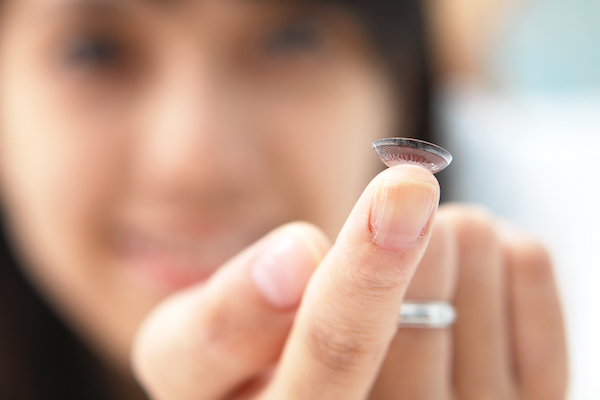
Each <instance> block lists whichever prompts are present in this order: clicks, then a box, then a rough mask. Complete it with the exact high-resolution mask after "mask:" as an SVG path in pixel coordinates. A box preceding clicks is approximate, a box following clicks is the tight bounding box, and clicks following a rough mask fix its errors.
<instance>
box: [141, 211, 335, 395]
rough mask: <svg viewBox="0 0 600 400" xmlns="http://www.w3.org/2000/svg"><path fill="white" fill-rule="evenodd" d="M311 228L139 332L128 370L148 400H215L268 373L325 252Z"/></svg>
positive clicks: (196, 291) (258, 250)
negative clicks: (149, 398)
mask: <svg viewBox="0 0 600 400" xmlns="http://www.w3.org/2000/svg"><path fill="white" fill-rule="evenodd" d="M329 246H330V245H329V242H328V240H327V239H326V238H325V236H324V235H323V234H322V233H321V232H320V231H319V230H317V229H316V228H315V227H313V226H311V225H309V224H305V223H294V224H289V225H286V226H284V227H282V228H279V229H277V230H275V231H274V232H272V233H271V234H269V235H267V236H266V237H265V238H263V239H262V240H260V241H259V242H257V243H256V244H254V245H253V246H251V247H250V248H248V249H246V250H245V251H244V252H242V253H241V254H239V255H238V256H237V257H235V258H233V259H232V260H231V261H229V262H228V263H226V264H225V265H224V266H223V267H222V268H221V269H220V270H218V271H217V272H216V273H215V274H214V275H213V276H212V277H211V278H210V279H209V281H208V282H206V283H205V284H203V285H199V286H195V287H192V288H189V289H186V290H184V291H182V292H179V293H177V294H175V295H173V296H171V297H169V298H168V299H167V300H165V301H164V302H163V303H161V304H160V305H159V306H158V307H157V308H156V309H155V310H154V311H153V312H152V313H151V314H150V315H149V316H148V318H147V319H146V321H145V322H144V324H142V326H141V328H140V330H139V331H138V334H137V337H136V339H135V342H134V346H133V353H132V363H133V369H134V373H135V374H136V377H137V378H138V380H139V381H140V383H141V384H142V386H143V387H144V388H145V389H146V391H147V392H148V393H149V394H150V396H151V397H152V398H153V399H157V400H170V399H178V400H180V399H181V400H185V399H194V400H199V399H214V398H220V397H222V396H225V395H226V394H229V393H231V392H233V391H235V390H236V389H239V387H240V386H241V385H242V383H243V384H246V385H247V384H248V383H251V382H252V380H253V378H255V379H256V378H258V377H259V376H260V375H261V373H263V372H264V371H265V369H267V368H268V367H269V366H271V365H273V364H274V363H275V361H276V360H277V358H278V357H279V353H280V352H281V348H282V347H283V344H284V342H285V339H286V337H287V334H288V332H289V330H290V328H291V325H292V321H293V318H294V314H295V311H296V308H297V306H298V304H299V302H300V299H301V297H302V294H303V292H304V288H305V286H306V284H307V282H308V279H309V278H310V276H311V274H312V272H313V271H314V269H315V268H316V266H317V265H318V264H319V262H320V261H321V259H322V258H323V256H324V254H325V253H326V251H327V250H328V248H329Z"/></svg>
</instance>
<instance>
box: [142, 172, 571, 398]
mask: <svg viewBox="0 0 600 400" xmlns="http://www.w3.org/2000/svg"><path fill="white" fill-rule="evenodd" d="M384 182H387V183H384ZM386 193H387V196H386V195H385V194H386ZM438 193H439V189H438V187H437V183H436V181H435V179H434V178H433V177H432V176H431V175H430V174H429V173H427V172H426V171H425V170H422V169H420V168H417V167H395V168H391V169H389V170H386V171H384V172H383V173H382V174H380V176H378V177H377V178H376V179H375V180H374V181H373V182H372V183H371V184H370V185H369V187H368V188H367V189H366V190H365V193H364V194H363V196H362V197H361V199H360V200H359V202H358V203H357V205H356V207H355V209H354V210H353V212H352V213H351V215H350V217H349V219H348V221H347V223H346V225H345V227H344V228H343V230H342V232H341V233H340V236H339V238H338V240H337V241H336V243H335V245H334V246H333V248H331V250H329V251H328V249H329V244H328V243H327V241H326V239H324V237H323V236H322V235H321V234H320V233H319V231H318V230H316V229H315V228H314V227H311V226H308V225H305V224H292V225H290V226H287V227H284V228H281V229H279V230H277V231H275V232H273V233H272V234H270V235H268V236H267V237H266V238H265V239H263V240H262V241H260V242H259V243H257V244H256V245H254V246H252V247H251V248H250V249H248V250H247V251H245V252H244V253H242V254H241V255H240V256H238V257H236V258H235V259H233V260H232V261H231V262H229V263H228V264H227V265H225V266H224V267H223V268H222V269H221V270H219V271H218V272H217V273H215V274H214V276H213V277H212V278H211V279H210V280H209V281H208V282H207V283H206V284H204V285H201V286H199V287H193V288H190V289H189V290H186V291H185V292H182V293H179V294H177V295H175V296H173V297H172V298H170V299H168V300H166V301H165V302H164V303H163V304H162V305H161V306H159V307H158V308H157V309H156V311H155V312H154V313H153V314H152V315H151V316H150V317H149V319H148V321H147V322H146V324H145V325H144V326H143V327H142V328H141V329H140V333H139V336H138V339H137V340H136V344H135V350H134V367H135V370H136V373H137V375H138V377H139V379H140V381H141V383H142V385H143V386H144V387H145V389H146V390H147V391H148V393H149V394H150V395H151V397H152V398H154V399H157V400H162V399H164V400H170V399H220V398H248V397H252V398H260V399H295V398H298V399H300V398H302V399H366V398H369V397H371V398H381V399H383V398H394V399H398V398H410V399H415V398H427V399H449V398H451V397H453V394H454V393H456V395H457V398H464V399H469V398H481V397H478V396H480V395H482V394H483V393H491V395H492V396H493V397H494V398H511V397H502V396H504V394H505V393H507V392H506V389H507V388H513V389H515V391H514V392H510V393H509V395H510V396H512V395H513V394H514V395H516V393H517V391H516V390H517V389H521V388H524V389H525V388H527V390H528V391H529V392H528V393H532V392H533V391H534V390H540V388H541V389H544V388H546V387H548V388H550V389H553V388H554V387H553V386H545V385H544V383H545V382H544V381H545V380H546V378H548V377H554V375H556V377H557V378H562V380H561V379H558V380H557V381H556V386H558V389H560V385H561V382H563V384H564V370H561V368H560V367H561V365H562V367H564V365H563V364H561V362H560V361H561V359H560V355H561V354H563V356H564V353H562V352H561V351H562V349H563V347H562V336H561V334H562V331H561V323H560V314H559V313H558V306H557V304H556V293H555V291H554V287H553V286H552V284H550V286H548V282H547V281H545V280H544V279H536V282H535V283H534V285H533V286H534V287H537V288H538V289H536V290H538V291H541V292H545V296H541V298H540V297H539V296H535V295H527V293H528V291H527V290H526V291H523V290H522V287H523V279H519V277H520V278H523V277H524V276H527V274H524V273H516V274H514V276H515V277H517V278H515V279H512V278H511V281H510V282H513V281H514V284H515V285H513V286H514V288H519V287H520V288H521V289H517V290H513V291H514V293H515V294H514V295H511V296H510V298H511V299H512V298H514V299H516V300H518V301H517V302H516V303H515V306H513V307H512V308H513V309H515V308H518V309H519V310H518V312H517V314H515V317H514V318H513V319H512V320H514V321H515V324H514V326H515V327H516V328H517V329H515V330H514V332H515V339H516V340H514V341H513V340H508V339H507V335H508V334H507V333H506V331H507V330H508V329H509V326H511V323H512V322H511V321H512V320H511V321H507V320H506V319H503V318H501V317H499V315H504V314H503V313H502V312H499V313H495V311H498V310H501V309H502V306H501V304H505V305H506V303H503V302H504V301H505V300H506V299H507V298H505V297H502V295H501V291H502V287H501V285H499V282H501V280H500V281H498V279H497V278H498V277H499V276H500V275H502V272H501V265H500V263H499V262H498V260H499V258H498V257H500V258H501V255H500V254H503V252H504V251H505V250H503V249H504V248H502V249H500V250H498V251H496V252H492V253H490V252H489V251H488V250H489V249H490V246H492V247H494V246H496V247H500V245H499V242H498V241H497V239H496V236H495V233H494V234H492V233H490V232H495V231H494V230H493V229H492V228H490V227H489V221H488V220H482V219H481V218H479V219H478V217H477V216H473V215H472V213H471V214H469V212H465V211H462V210H459V209H448V211H446V212H444V213H442V214H446V215H447V216H442V218H439V219H438V222H437V223H436V224H435V228H433V224H432V223H431V221H432V218H433V215H434V214H435V208H436V207H435V205H436V204H437V198H438ZM384 200H387V203H386V202H385V201H384ZM428 200H431V204H433V206H432V207H422V204H424V203H425V204H426V203H427V202H428ZM373 201H374V202H375V204H376V205H375V206H373V204H372V203H373ZM383 203H385V204H386V205H390V204H394V205H396V216H398V217H399V218H401V219H404V223H403V224H400V225H398V224H393V225H390V226H392V227H394V226H395V227H399V226H402V230H401V231H396V232H393V231H390V229H393V228H390V226H388V227H387V229H386V224H387V223H386V222H383V223H382V222H381V221H380V219H381V218H380V217H381V215H382V214H381V212H380V211H377V210H379V208H378V207H377V206H380V205H382V204H383ZM419 208H422V209H421V210H420V212H419ZM386 209H389V208H387V207H386ZM417 214H418V218H417V217H416V215H417ZM465 214H467V215H466V216H465ZM384 221H385V219H384ZM423 227H425V229H423ZM432 231H433V239H432V243H431V245H430V246H429V249H428V250H427V254H426V255H425V257H424V258H423V261H422V263H421V269H420V270H419V273H418V274H417V276H416V277H415V280H414V282H413V283H412V284H411V288H410V289H409V290H410V292H409V297H411V298H413V299H416V298H418V297H419V296H423V298H427V299H436V298H450V297H452V296H453V294H454V291H455V288H456V290H457V294H456V299H457V302H456V305H457V308H458V312H459V319H458V321H457V324H456V327H455V328H456V329H455V331H456V335H455V339H454V343H453V342H452V340H451V339H452V336H451V335H452V334H451V332H450V331H449V330H447V331H446V330H422V329H419V330H408V329H401V330H399V331H398V330H397V326H396V318H397V313H398V309H399V307H400V304H401V301H402V298H403V296H404V293H405V291H406V289H407V287H408V284H409V282H410V280H411V277H412V275H413V272H414V270H415V268H416V266H417V264H418V262H419V260H420V259H421V256H422V254H423V252H424V251H425V248H426V246H427V243H428V240H429V237H430V236H431V232H432ZM415 232H416V233H415ZM469 232H471V236H469V234H468V233H469ZM480 232H484V233H485V232H487V233H490V234H489V235H488V237H480ZM473 237H475V238H476V239H481V240H477V241H474V242H473V241H470V242H469V241H468V240H470V239H473ZM415 238H416V240H415ZM488 239H489V240H488ZM465 240H467V241H465ZM273 246H274V248H273ZM486 246H487V247H486ZM494 248H495V247H494ZM507 248H509V247H507ZM269 249H270V250H269ZM510 249H512V250H507V251H506V254H512V255H513V261H511V262H510V263H509V264H512V265H514V266H515V267H517V266H522V265H525V264H527V265H530V264H535V265H538V263H537V260H534V261H535V262H533V263H530V262H529V260H527V259H526V258H525V259H524V258H523V257H527V254H529V253H528V251H525V250H524V251H519V250H518V248H517V247H515V246H513V247H510ZM515 249H517V250H515ZM325 254H327V255H326V256H325V257H324V255H325ZM473 254H478V255H480V256H482V257H483V258H482V259H477V257H476V256H473ZM323 257H324V258H323ZM486 257H487V258H486ZM490 260H492V262H490ZM523 260H525V261H523ZM476 261H477V262H476ZM479 261H483V262H484V264H483V267H482V266H481V265H480V264H479ZM317 265H318V266H319V267H318V269H317V270H316V271H315V272H314V273H313V270H314V269H315V268H316V267H317ZM459 265H460V266H461V272H462V270H463V269H465V268H463V266H469V265H470V266H472V271H471V273H470V274H469V273H462V274H461V278H460V279H459V283H458V286H456V287H455V285H454V284H453V282H455V279H453V277H454V276H455V275H456V271H457V269H458V266H459ZM536 268H537V267H534V268H533V269H534V270H539V271H542V270H543V271H546V272H547V268H545V267H540V268H538V269H536ZM466 270H467V271H468V270H469V269H468V268H467V269H466ZM511 270H512V268H511ZM493 271H496V272H493ZM524 271H528V269H524ZM440 276H442V277H444V279H439V277H440ZM469 276H471V278H468V277H469ZM511 276H512V275H511ZM537 276H538V277H543V276H545V275H544V274H543V273H540V274H537ZM474 283H477V284H474ZM480 283H484V285H483V286H481V287H480V286H479V284H480ZM513 286H510V287H511V288H512V287H513ZM525 286H526V287H527V288H528V290H529V289H530V288H529V286H530V285H529V283H525ZM494 287H495V288H496V291H495V292H494V291H492V292H490V288H494ZM469 293H471V294H469ZM490 294H492V295H491V296H490ZM494 294H495V295H494ZM302 296H303V298H302V303H301V305H300V306H298V303H299V301H300V298H301V297H302ZM476 298H480V299H481V302H478V301H473V299H476ZM548 299H550V300H551V301H550V302H548ZM553 301H554V303H553ZM536 302H541V303H542V304H543V305H544V306H545V307H541V308H542V309H544V308H547V309H548V312H547V313H546V314H547V316H546V317H547V318H546V317H545V316H544V315H545V314H544V313H543V312H542V313H541V314H540V313H539V311H540V310H538V308H540V307H539V304H536ZM517 304H521V305H522V306H523V307H517ZM489 310H492V311H493V312H492V313H490V312H489ZM531 310H534V311H535V312H534V314H535V315H534V318H533V320H529V317H531V315H530V314H531ZM519 315H522V317H519ZM556 316H558V319H557V318H556ZM522 320H523V321H526V323H524V324H520V323H519V322H521V321H522ZM536 321H537V323H536ZM546 327H550V330H549V333H550V334H549V335H548V333H546V337H548V338H549V340H547V341H544V340H541V341H540V340H538V341H537V342H536V341H535V340H532V339H531V336H532V335H533V336H535V337H537V333H536V332H535V331H536V329H537V330H539V329H541V330H544V329H545V328H546ZM532 330H533V331H534V332H533V333H532ZM501 332H504V333H501ZM557 332H558V333H557ZM467 342H468V345H465V343H467ZM531 342H535V343H533V344H532V343H531ZM510 343H514V344H515V347H514V349H516V351H515V354H516V358H515V360H516V364H515V365H517V366H519V374H518V375H516V376H518V378H519V381H518V384H517V383H516V382H513V381H512V380H509V379H508V378H510V379H512V378H513V376H512V375H511V374H512V373H514V372H515V370H514V366H513V364H512V363H511V361H512V360H511V359H510V357H509V356H508V346H509V345H510ZM390 344H391V347H390ZM529 345H532V346H533V347H529ZM546 345H548V346H550V347H553V348H554V349H555V351H554V353H553V354H555V355H556V356H555V357H554V359H552V360H550V361H551V363H550V364H548V363H546V362H545V361H548V360H549V359H551V358H552V356H551V355H550V354H549V353H550V352H547V351H543V348H544V346H546ZM453 347H454V351H453ZM556 349H558V351H557V350H556ZM539 354H542V355H543V356H544V358H542V359H541V360H542V361H543V362H541V363H538V360H540V359H539V358H537V357H538V355H539ZM386 356H387V357H386ZM384 359H385V362H384ZM562 361H563V362H564V359H563V360H562ZM536 363H538V364H536ZM382 364H383V368H382ZM540 365H541V367H540ZM549 365H557V367H556V368H555V371H550V372H556V373H555V374H554V375H549V373H548V372H547V371H545V370H548V369H550V370H552V367H549ZM486 366H487V368H485V367H486ZM498 371H500V372H501V374H499V375H498ZM504 372H506V374H504ZM452 374H454V379H453V378H452V376H451V375H452ZM506 375H510V376H508V377H507V376H506ZM485 378H488V379H485ZM491 378H494V379H491ZM496 378H497V379H496ZM504 378H507V379H504ZM535 382H537V384H536V383H535ZM542 382H544V383H542ZM511 385H512V386H511ZM559 391H560V390H559ZM519 392H521V391H520V390H519ZM522 393H525V391H523V392H522ZM540 396H541V397H538V398H540V399H541V398H544V399H546V398H552V397H544V395H543V393H542V395H540ZM530 398H532V399H533V398H535V397H530Z"/></svg>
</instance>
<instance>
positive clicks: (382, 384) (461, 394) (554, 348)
mask: <svg viewBox="0 0 600 400" xmlns="http://www.w3.org/2000/svg"><path fill="white" fill-rule="evenodd" d="M406 298H407V299H416V300H431V299H439V300H449V301H452V302H453V303H454V306H455V307H456V311H457V319H456V323H455V324H454V326H453V329H449V330H442V329H432V330H425V329H400V330H399V331H398V334H397V335H396V337H395V338H394V340H393V342H392V344H391V346H390V350H389V352H388V355H387V358H386V361H385V363H384V366H383V368H382V371H381V373H380V375H379V378H378V381H377V383H376V385H375V387H374V390H373V392H372V395H371V398H372V399H436V400H437V399H440V400H441V399H444V400H447V399H459V400H470V399H473V400H476V399H506V400H508V399H520V400H538V399H539V400H554V399H556V400H559V399H564V398H565V391H566V385H567V356H566V349H565V338H564V328H563V321H562V316H561V310H560V304H559V300H558V294H557V289H556V286H555V283H554V279H553V275H552V268H551V264H550V261H549V258H548V255H547V253H546V251H545V250H544V248H543V247H542V246H540V244H539V243H537V242H536V241H534V240H532V239H531V238H529V237H527V236H525V235H524V234H522V233H521V232H519V231H517V230H515V228H513V227H511V226H510V225H508V224H507V223H506V222H504V221H499V220H497V219H495V218H494V217H493V216H492V215H490V214H489V213H488V212H486V211H485V210H483V209H481V208H479V207H476V206H464V205H450V206H443V207H441V208H440V210H439V212H438V215H437V217H436V224H435V227H434V231H433V235H432V238H431V242H430V244H429V247H428V249H427V252H426V254H425V256H424V257H423V260H422V261H421V263H420V265H419V268H418V270H417V272H416V274H415V277H414V278H413V280H412V282H411V284H410V287H409V289H408V291H407V294H406Z"/></svg>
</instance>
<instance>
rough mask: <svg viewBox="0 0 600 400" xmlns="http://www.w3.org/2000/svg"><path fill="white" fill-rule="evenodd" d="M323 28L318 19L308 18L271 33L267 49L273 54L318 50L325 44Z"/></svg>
mask: <svg viewBox="0 0 600 400" xmlns="http://www.w3.org/2000/svg"><path fill="white" fill-rule="evenodd" d="M323 36H324V33H323V28H322V26H321V24H320V22H319V21H318V20H317V19H316V18H306V19H303V20H300V21H297V22H294V23H292V24H289V25H286V26H283V27H281V28H278V29H277V30H275V31H273V32H271V33H270V35H269V36H268V37H267V39H266V42H265V48H266V50H267V51H269V52H273V53H283V54H285V53H294V52H306V51H315V50H318V49H319V48H320V47H321V45H322V44H323Z"/></svg>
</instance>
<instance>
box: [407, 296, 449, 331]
mask: <svg viewBox="0 0 600 400" xmlns="http://www.w3.org/2000/svg"><path fill="white" fill-rule="evenodd" d="M455 319H456V311H455V310H454V307H453V306H452V304H450V303H448V302H447V301H405V302H404V303H403V304H402V308H401V309H400V321H399V325H400V327H401V328H436V329H442V328H447V327H449V326H450V325H452V323H454V320H455Z"/></svg>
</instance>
